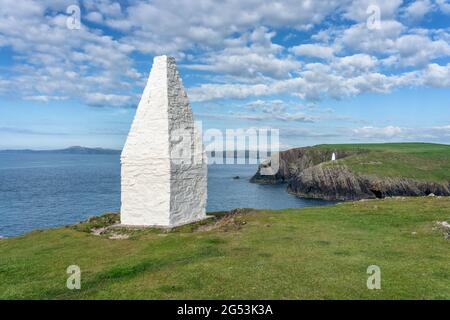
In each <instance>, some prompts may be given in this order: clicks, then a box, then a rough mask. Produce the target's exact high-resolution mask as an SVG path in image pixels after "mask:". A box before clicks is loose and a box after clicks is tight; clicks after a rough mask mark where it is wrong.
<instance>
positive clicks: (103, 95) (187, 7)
mask: <svg viewBox="0 0 450 320" xmlns="http://www.w3.org/2000/svg"><path fill="white" fill-rule="evenodd" d="M70 5H76V6H78V7H79V8H80V25H79V28H78V27H77V28H73V27H68V25H67V22H68V19H69V22H71V21H72V19H73V18H74V17H75V16H74V15H71V14H68V13H67V8H68V7H69V6H70ZM0 8H1V10H0V149H6V148H14V149H16V148H18V149H20V148H34V149H51V148H63V147H68V146H72V145H83V146H90V147H97V146H100V147H107V148H117V149H119V148H122V146H123V144H124V142H125V138H126V134H127V132H128V129H129V127H130V124H131V122H132V120H133V117H134V112H135V107H136V105H137V103H138V101H139V97H140V93H141V92H142V90H143V87H144V85H145V83H146V80H147V77H148V72H149V70H150V68H151V63H152V60H153V57H154V56H155V55H160V54H167V55H172V56H174V57H175V58H176V59H177V63H178V67H179V71H180V73H181V76H182V78H183V83H184V85H185V87H186V89H187V92H188V95H189V98H190V100H191V103H192V106H193V110H194V114H195V117H196V119H197V120H201V121H202V123H203V127H204V128H218V129H221V130H225V129H227V128H252V127H257V128H262V127H264V128H269V127H270V128H276V129H279V130H280V136H281V145H282V147H283V148H287V147H293V146H304V145H312V144H317V143H346V142H348V143H355V142H390V141H430V142H438V143H450V112H449V110H450V105H449V104H450V1H448V0H413V1H401V0H341V1H338V0H323V1H307V0H305V1H300V0H297V1H287V0H286V1H256V0H248V1H245V0H241V1H237V0H233V1H220V2H217V1H210V0H202V1H193V0H191V1H186V0H178V1H172V0H165V1H162V0H157V1H121V2H114V1H109V0H104V1H103V0H102V1H92V0H84V1H75V0H69V1H66V0H50V1H32V0H14V1H11V0H0ZM71 12H72V11H71ZM378 14H379V15H378ZM378 17H379V19H378Z"/></svg>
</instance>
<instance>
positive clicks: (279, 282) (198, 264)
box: [0, 197, 450, 299]
mask: <svg viewBox="0 0 450 320" xmlns="http://www.w3.org/2000/svg"><path fill="white" fill-rule="evenodd" d="M116 220H117V216H116V215H113V214H111V215H108V216H104V217H103V218H99V219H93V220H91V221H89V222H87V223H82V224H79V225H76V226H69V227H66V228H57V229H51V230H46V231H35V232H32V233H29V234H27V235H25V236H22V237H17V238H11V239H1V240H0V298H2V299H6V298H12V299H22V298H32V299H37V298H44V299H86V298H94V299H106V298H112V299H118V298H130V299H144V298H145V299H174V298H183V299H214V298H218V299H222V298H228V299H234V298H236V299H237V298H242V299H270V298H273V299H328V298H333V299H358V298H362V299H381V298H386V299H393V298H400V299H401V298H403V299H406V298H417V299H422V298H424V299H450V289H449V284H450V271H449V269H448V266H449V264H450V250H449V248H450V242H449V241H450V240H445V239H444V236H443V231H442V230H440V229H439V228H438V227H437V225H436V222H437V221H444V220H445V221H450V199H449V198H437V197H434V198H433V197H426V198H405V199H402V198H397V199H384V200H368V201H360V202H348V203H343V204H339V205H336V206H330V207H320V208H310V209H289V210H281V211H269V210H260V211H254V210H246V211H239V212H237V213H234V214H229V215H220V214H219V215H218V217H217V218H214V219H210V220H209V221H206V222H203V223H200V224H195V225H189V226H184V227H181V228H177V229H175V230H172V231H170V232H169V231H161V230H156V229H146V230H135V231H129V230H121V229H113V230H112V231H109V232H105V233H104V234H103V235H100V236H96V235H93V234H92V233H90V230H91V229H92V228H93V227H95V228H97V229H99V228H101V227H104V226H106V225H108V224H110V223H113V222H114V221H116ZM111 233H123V234H126V235H127V236H129V239H120V240H112V239H109V237H111ZM74 264H75V265H78V266H80V268H81V272H82V277H81V278H82V280H81V286H82V287H81V290H74V291H71V290H68V289H67V288H66V279H67V275H66V268H67V267H68V266H69V265H74ZM373 264H375V265H378V266H379V267H380V268H381V279H382V289H381V290H368V289H367V287H366V281H367V277H368V275H367V274H366V270H367V267H368V266H369V265H373Z"/></svg>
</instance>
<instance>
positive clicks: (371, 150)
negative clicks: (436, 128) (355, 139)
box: [317, 143, 450, 182]
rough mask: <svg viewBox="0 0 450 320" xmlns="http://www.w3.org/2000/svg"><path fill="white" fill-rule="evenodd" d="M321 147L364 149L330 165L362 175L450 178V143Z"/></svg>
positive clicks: (346, 149)
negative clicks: (343, 166) (342, 167)
mask: <svg viewBox="0 0 450 320" xmlns="http://www.w3.org/2000/svg"><path fill="white" fill-rule="evenodd" d="M317 147H318V148H321V149H328V150H330V149H331V150H337V151H339V150H344V151H360V153H358V154H356V155H353V156H350V157H347V158H345V159H342V160H339V161H336V162H335V163H330V164H329V165H342V164H344V165H346V166H347V167H349V168H350V169H351V170H353V171H354V172H357V173H361V174H369V175H376V176H379V177H401V178H411V179H416V180H426V181H435V182H449V181H450V145H442V144H430V143H386V144H336V145H319V146H317Z"/></svg>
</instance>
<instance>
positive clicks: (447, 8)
mask: <svg viewBox="0 0 450 320" xmlns="http://www.w3.org/2000/svg"><path fill="white" fill-rule="evenodd" d="M436 4H437V5H438V7H439V10H441V11H442V12H443V13H446V14H450V2H449V1H448V0H436Z"/></svg>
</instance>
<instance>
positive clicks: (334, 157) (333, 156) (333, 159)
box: [331, 152, 336, 161]
mask: <svg viewBox="0 0 450 320" xmlns="http://www.w3.org/2000/svg"><path fill="white" fill-rule="evenodd" d="M331 161H336V153H334V152H333V155H332V156H331Z"/></svg>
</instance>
